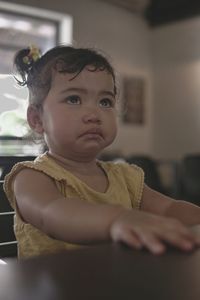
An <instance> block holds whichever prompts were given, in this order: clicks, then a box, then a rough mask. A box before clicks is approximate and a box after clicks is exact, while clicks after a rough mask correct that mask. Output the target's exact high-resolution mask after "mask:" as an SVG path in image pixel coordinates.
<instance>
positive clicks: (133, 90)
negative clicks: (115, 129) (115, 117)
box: [122, 75, 146, 125]
mask: <svg viewBox="0 0 200 300" xmlns="http://www.w3.org/2000/svg"><path fill="white" fill-rule="evenodd" d="M122 90H123V96H122V122H123V123H124V124H127V125H128V124H130V125H144V124H145V97H146V80H145V78H144V77H142V76H136V75H134V76H124V78H123V80H122Z"/></svg>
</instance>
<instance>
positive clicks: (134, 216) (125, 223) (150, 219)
mask: <svg viewBox="0 0 200 300" xmlns="http://www.w3.org/2000/svg"><path fill="white" fill-rule="evenodd" d="M110 235H111V239H112V240H113V241H119V242H124V243H125V244H127V245H128V246H130V247H132V248H135V249H141V248H142V247H145V248H147V249H148V250H149V251H150V252H152V253H153V254H162V253H163V252H164V251H165V249H166V244H169V245H171V246H174V247H176V248H178V249H180V250H183V251H190V250H192V249H194V248H195V247H196V246H200V235H199V236H197V234H196V235H195V233H194V232H192V231H191V230H190V229H189V228H187V227H185V226H184V225H183V224H182V223H181V222H180V221H178V220H176V219H172V218H166V217H161V216H157V215H153V214H149V213H145V212H141V211H136V210H132V211H127V212H124V213H122V214H121V215H120V216H119V217H118V218H117V219H115V220H114V222H113V223H112V225H111V227H110Z"/></svg>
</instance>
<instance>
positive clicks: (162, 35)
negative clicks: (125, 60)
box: [151, 18, 200, 159]
mask: <svg viewBox="0 0 200 300" xmlns="http://www.w3.org/2000/svg"><path fill="white" fill-rule="evenodd" d="M199 32H200V18H194V19H189V20H186V21H182V22H178V23H173V24H171V25H167V26H166V25H165V26H162V27H158V28H156V29H154V30H153V31H152V33H151V38H152V53H154V55H153V56H152V58H153V73H154V88H153V89H154V98H153V108H152V110H153V112H154V115H153V120H154V124H153V129H154V130H153V132H154V135H153V149H152V151H153V153H154V156H156V157H159V158H172V159H180V158H182V157H183V156H184V155H186V154H187V153H192V152H194V153H196V152H200V139H199V138H198V137H199V133H200V38H199Z"/></svg>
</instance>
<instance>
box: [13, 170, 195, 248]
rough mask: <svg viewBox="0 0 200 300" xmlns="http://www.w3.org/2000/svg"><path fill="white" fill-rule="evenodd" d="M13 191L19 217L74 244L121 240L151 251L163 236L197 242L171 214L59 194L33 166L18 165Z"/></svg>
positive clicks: (184, 243)
mask: <svg viewBox="0 0 200 300" xmlns="http://www.w3.org/2000/svg"><path fill="white" fill-rule="evenodd" d="M14 192H15V196H16V200H17V205H18V209H19V212H20V214H21V217H22V218H23V219H24V221H25V222H28V223H30V224H32V225H33V226H35V227H37V228H38V229H40V230H41V231H43V232H45V233H46V234H47V235H49V236H51V237H53V238H55V239H58V240H63V241H66V242H69V243H77V244H92V243H99V242H105V241H108V240H114V241H122V242H124V243H126V244H127V245H129V246H131V247H133V248H141V247H146V248H147V249H149V251H151V252H152V253H155V254H159V253H162V252H163V251H164V250H165V245H164V243H165V242H166V243H169V244H171V245H172V246H175V247H177V248H179V249H181V250H185V251H187V250H191V249H193V248H194V247H195V246H196V245H200V240H199V238H198V237H197V236H195V235H194V234H193V233H192V232H191V231H190V230H189V229H188V228H186V227H185V226H183V225H182V224H181V223H180V222H178V221H176V220H174V219H170V218H169V219H168V218H163V217H161V216H156V215H153V214H149V213H146V212H141V211H138V210H128V209H124V208H123V207H120V206H115V205H106V204H105V205H104V204H92V203H87V202H86V201H82V200H80V199H78V198H64V197H63V196H62V195H61V194H60V193H59V191H58V189H57V187H56V186H55V183H54V182H53V181H52V179H51V178H49V177H48V176H46V175H45V174H43V173H41V172H38V171H35V170H30V169H24V170H22V171H21V172H20V173H19V174H18V175H17V176H16V178H15V181H14Z"/></svg>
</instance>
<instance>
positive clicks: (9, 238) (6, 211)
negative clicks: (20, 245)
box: [0, 156, 35, 258]
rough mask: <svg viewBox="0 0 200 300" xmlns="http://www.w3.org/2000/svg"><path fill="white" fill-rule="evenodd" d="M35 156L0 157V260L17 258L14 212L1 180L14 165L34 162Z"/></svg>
mask: <svg viewBox="0 0 200 300" xmlns="http://www.w3.org/2000/svg"><path fill="white" fill-rule="evenodd" d="M34 159H35V156H0V171H1V173H0V258H5V257H16V256H17V241H16V238H15V234H14V230H13V217H14V211H13V209H12V208H11V206H10V204H9V202H8V200H7V198H6V195H5V193H4V190H3V179H4V177H5V175H6V174H7V173H8V172H10V170H11V168H12V167H13V165H14V164H16V163H17V162H20V161H25V160H34Z"/></svg>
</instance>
